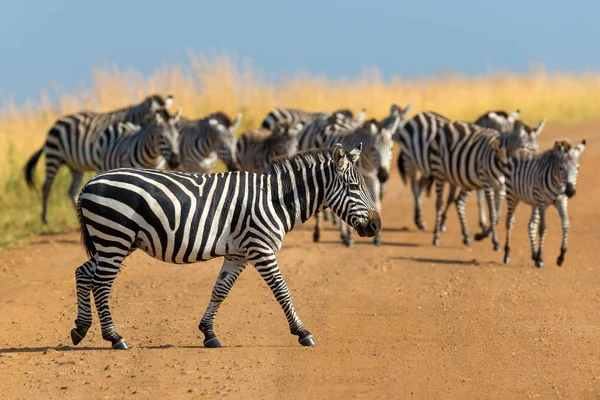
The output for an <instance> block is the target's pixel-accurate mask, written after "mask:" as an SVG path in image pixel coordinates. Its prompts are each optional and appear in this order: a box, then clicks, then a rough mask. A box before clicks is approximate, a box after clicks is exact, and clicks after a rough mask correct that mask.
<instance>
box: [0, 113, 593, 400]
mask: <svg viewBox="0 0 600 400" xmlns="http://www.w3.org/2000/svg"><path fill="white" fill-rule="evenodd" d="M599 128H600V126H599V125H598V124H595V125H591V124H588V125H579V126H571V127H560V128H552V127H547V128H546V129H547V130H546V131H545V132H544V133H543V134H542V136H541V139H542V140H541V141H542V148H544V149H545V148H548V147H549V146H551V145H552V143H553V140H554V139H555V138H563V137H570V138H572V139H573V140H579V139H581V138H582V137H584V136H586V137H587V138H588V147H587V149H586V152H585V153H584V154H583V155H582V167H581V172H580V178H579V185H578V194H577V195H576V197H575V198H573V199H572V201H571V203H570V204H569V207H570V210H569V212H570V217H571V236H570V241H569V251H568V253H567V258H566V262H565V265H564V266H563V267H562V268H559V267H557V266H556V264H555V260H556V257H557V256H558V252H559V246H560V224H559V218H558V216H557V213H556V211H555V210H554V209H552V210H550V212H549V221H548V224H549V233H548V238H547V241H546V259H545V261H546V267H545V268H544V269H541V270H537V269H535V268H533V264H532V261H530V259H529V244H528V239H527V227H526V225H527V220H528V217H529V209H527V208H526V207H525V206H521V207H520V209H519V212H518V214H517V225H516V228H515V235H514V252H513V256H512V260H513V263H512V264H510V265H508V266H507V265H504V264H502V255H501V253H494V252H493V251H492V249H491V243H489V242H484V243H478V242H475V243H474V244H473V246H472V248H465V247H463V246H462V244H461V238H460V235H457V234H458V233H459V232H460V230H459V227H458V223H457V220H458V219H457V218H456V213H455V212H454V211H452V213H451V214H450V218H449V227H448V228H449V233H446V234H444V235H443V236H442V246H441V247H439V248H434V247H432V246H431V240H432V234H431V232H418V231H415V228H414V226H413V224H412V200H411V197H410V195H409V191H408V189H407V188H406V187H404V186H402V184H401V182H400V179H399V177H398V174H397V171H396V170H395V168H394V172H393V175H392V178H391V181H390V184H389V185H388V193H387V195H386V196H387V197H386V198H385V201H384V212H383V224H384V232H383V235H384V236H383V241H384V245H383V246H381V247H379V248H376V247H374V246H372V245H371V244H370V243H369V241H368V240H361V241H359V243H357V245H356V247H355V248H354V249H346V248H344V247H342V246H341V244H339V243H338V241H337V238H338V233H337V232H336V231H334V230H333V229H329V230H327V231H326V232H325V233H324V234H323V235H322V240H323V241H322V243H320V244H318V245H314V244H313V243H312V241H311V240H312V239H311V238H312V231H311V230H312V226H313V225H312V222H309V223H307V224H306V225H304V226H302V227H300V228H299V229H297V230H296V231H294V232H292V233H291V234H290V235H289V236H288V237H287V238H286V240H285V242H284V243H285V244H284V248H283V249H282V251H281V252H280V253H279V257H278V258H279V263H280V266H281V269H282V272H283V275H284V277H285V278H286V280H287V282H288V285H289V286H290V289H291V291H292V295H293V298H294V304H295V307H296V309H297V311H298V313H299V315H300V317H301V318H302V321H303V322H304V325H305V326H306V327H307V328H308V329H309V330H310V331H311V332H312V333H313V335H314V337H315V339H316V341H317V344H318V345H317V347H314V348H303V347H301V346H300V345H298V343H297V341H296V337H295V336H291V335H290V334H289V332H288V328H287V323H286V320H285V317H284V315H283V313H282V312H281V310H280V308H279V306H278V304H277V302H276V301H275V300H274V298H273V296H272V294H271V292H270V290H269V289H268V287H267V285H266V284H265V283H264V282H263V281H262V280H261V278H260V276H259V275H258V273H256V271H254V270H253V269H247V270H246V271H245V273H244V274H242V276H241V277H240V279H239V281H238V282H237V284H236V286H235V287H234V289H233V290H232V292H231V295H230V296H229V298H228V299H227V301H226V302H225V303H224V305H223V307H222V308H221V310H220V312H219V314H218V316H217V320H216V332H217V334H218V335H219V338H220V340H221V343H222V344H223V345H224V346H226V347H224V348H222V349H217V350H215V349H205V348H204V347H203V346H202V336H201V334H200V332H199V331H198V329H197V325H198V322H199V319H200V317H201V315H202V313H203V312H204V309H205V307H206V304H207V303H208V300H209V298H210V291H211V288H212V285H213V283H214V281H215V279H216V278H217V273H218V270H219V268H220V264H221V261H220V260H214V261H212V262H208V263H204V264H195V265H190V266H177V265H171V264H163V263H160V262H157V261H154V260H153V259H151V258H150V257H148V256H146V255H145V254H143V253H141V252H137V253H135V254H134V255H132V256H131V257H130V258H129V259H128V260H127V262H126V267H125V268H124V269H123V270H122V273H120V274H119V277H118V278H117V280H116V283H115V286H114V290H113V296H112V300H111V306H112V310H113V316H114V318H115V322H116V324H117V327H118V329H119V332H120V333H121V334H122V335H123V336H124V337H125V338H126V339H127V341H128V343H129V344H130V345H131V346H132V349H131V350H130V351H128V352H124V351H113V350H110V348H109V345H108V343H107V342H105V341H103V340H102V338H101V335H100V327H99V324H98V321H97V318H96V316H94V317H95V318H96V319H95V321H94V325H93V326H92V328H91V329H90V332H89V334H88V336H87V337H86V339H85V340H84V342H82V343H81V344H80V347H77V348H73V347H71V342H70V337H69V333H70V330H71V328H72V327H73V326H74V325H73V320H74V319H75V316H76V296H75V281H74V271H75V268H76V267H77V266H79V265H80V264H81V263H82V262H83V261H85V254H84V251H83V249H82V247H81V246H80V245H79V236H78V234H77V233H75V232H74V233H72V234H65V235H58V236H53V237H40V238H39V240H37V241H36V242H34V243H31V244H30V245H28V246H24V247H21V248H17V249H13V250H11V251H9V252H4V253H0V305H1V309H0V310H1V312H0V398H6V399H38V398H39V399H55V398H74V399H76V398H81V399H83V398H85V399H93V398H107V399H108V398H129V397H131V398H140V399H143V398H153V399H194V398H219V397H227V398H243V399H254V398H257V399H262V398H264V399H287V398H290V399H303V398H310V399H349V398H365V399H379V398H397V399H406V398H415V399H416V398H419V399H423V398H436V399H440V398H447V399H455V398H456V399H465V398H486V399H488V398H490V399H508V398H511V399H512V398H515V399H516V398H542V399H552V398H561V399H562V398H579V399H581V398H589V399H596V398H599V397H600V350H599V349H600V335H599V328H600V324H599V321H600V273H599V272H598V271H597V265H596V264H597V257H598V255H599V253H600V252H599V250H598V248H597V247H596V246H598V245H599V238H600V228H599V226H600V210H599V209H598V206H597V204H598V201H599V200H600V188H599V186H598V182H599V180H598V179H599V178H598V176H597V174H598V173H597V169H596V168H595V163H596V162H600V146H599V145H598V143H599V142H600V134H598V133H597V132H600V129H599ZM424 209H425V216H426V218H427V222H428V223H429V225H430V226H431V225H432V219H433V201H432V200H427V201H426V202H425V208H424ZM504 215H505V214H504ZM469 218H470V225H471V228H472V231H473V232H475V230H476V217H475V202H474V196H472V198H471V200H470V202H469ZM500 235H501V240H504V237H505V230H504V222H502V229H501V230H500Z"/></svg>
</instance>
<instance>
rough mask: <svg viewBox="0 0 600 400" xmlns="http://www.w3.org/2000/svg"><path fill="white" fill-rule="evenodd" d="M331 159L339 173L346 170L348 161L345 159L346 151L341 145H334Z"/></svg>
mask: <svg viewBox="0 0 600 400" xmlns="http://www.w3.org/2000/svg"><path fill="white" fill-rule="evenodd" d="M331 158H332V161H333V163H334V164H335V166H336V168H337V169H338V170H339V171H342V170H344V169H346V167H347V166H348V159H347V158H346V149H344V146H342V145H341V143H336V144H334V145H333V148H332V149H331Z"/></svg>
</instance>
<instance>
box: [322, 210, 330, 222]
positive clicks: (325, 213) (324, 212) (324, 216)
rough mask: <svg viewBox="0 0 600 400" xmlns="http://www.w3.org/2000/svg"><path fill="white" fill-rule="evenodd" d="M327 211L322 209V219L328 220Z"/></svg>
mask: <svg viewBox="0 0 600 400" xmlns="http://www.w3.org/2000/svg"><path fill="white" fill-rule="evenodd" d="M329 219H330V218H329V213H328V212H327V210H323V221H329Z"/></svg>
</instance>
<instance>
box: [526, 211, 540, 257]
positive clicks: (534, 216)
mask: <svg viewBox="0 0 600 400" xmlns="http://www.w3.org/2000/svg"><path fill="white" fill-rule="evenodd" d="M539 222H540V214H539V211H538V209H537V207H535V206H534V207H531V218H529V225H528V228H529V244H530V245H531V259H532V260H533V261H535V262H536V263H537V237H536V235H537V231H538V226H539Z"/></svg>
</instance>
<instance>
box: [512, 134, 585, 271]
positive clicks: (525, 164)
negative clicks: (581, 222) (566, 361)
mask: <svg viewBox="0 0 600 400" xmlns="http://www.w3.org/2000/svg"><path fill="white" fill-rule="evenodd" d="M585 146H586V141H585V139H583V140H582V141H581V143H579V145H577V146H576V147H573V146H572V145H571V143H570V142H568V141H563V140H557V141H556V142H555V143H554V147H553V148H552V149H550V150H548V151H545V152H543V153H541V154H536V153H534V152H531V151H527V150H519V151H518V152H516V153H515V154H513V155H512V156H511V157H510V158H509V160H508V164H507V167H506V200H507V204H508V207H507V210H508V211H507V215H506V245H505V247H504V263H505V264H509V263H510V241H511V231H512V228H513V226H514V224H515V209H516V208H517V205H518V204H519V202H523V203H525V204H528V205H530V206H531V218H530V220H529V240H530V244H531V258H532V259H533V261H534V262H535V266H536V267H538V268H542V267H543V266H544V261H543V254H542V249H543V247H544V238H545V235H546V209H547V208H548V207H549V206H550V205H554V206H555V207H556V209H557V210H558V214H559V215H560V219H561V222H562V231H563V235H562V244H561V247H560V255H559V256H558V258H557V259H556V263H557V264H558V266H561V265H562V264H563V262H564V260H565V253H566V252H567V240H568V235H569V216H568V213H567V202H568V199H569V198H571V197H573V196H574V195H575V192H576V186H577V175H578V173H579V156H580V155H581V153H583V151H584V150H585ZM536 233H538V234H539V237H540V243H539V248H538V249H537V251H536Z"/></svg>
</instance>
